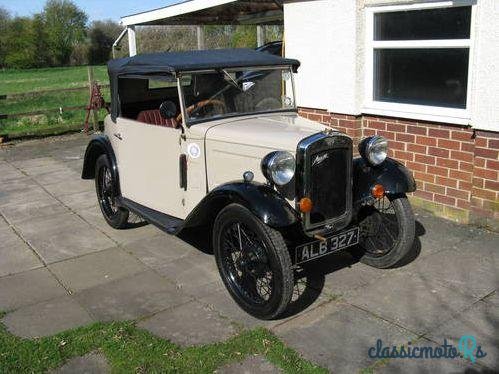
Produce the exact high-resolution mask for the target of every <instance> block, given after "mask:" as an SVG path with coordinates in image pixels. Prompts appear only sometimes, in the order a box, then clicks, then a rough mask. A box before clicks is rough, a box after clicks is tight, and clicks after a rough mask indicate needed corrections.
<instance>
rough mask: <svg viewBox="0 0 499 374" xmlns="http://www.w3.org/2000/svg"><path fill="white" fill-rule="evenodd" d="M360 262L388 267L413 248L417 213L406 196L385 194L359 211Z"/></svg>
mask: <svg viewBox="0 0 499 374" xmlns="http://www.w3.org/2000/svg"><path fill="white" fill-rule="evenodd" d="M359 218H360V219H359V221H360V222H359V226H360V243H359V246H360V249H361V253H360V261H361V262H363V263H365V264H367V265H371V266H373V267H376V268H388V267H391V266H394V265H396V264H397V263H398V262H399V261H401V260H402V259H403V258H404V257H405V256H407V254H408V253H409V252H410V251H411V249H412V248H413V243H414V231H415V222H414V213H413V212H412V208H411V204H410V203H409V201H408V200H407V197H406V196H405V195H402V196H385V197H383V198H382V199H378V200H376V202H375V203H374V204H373V205H371V206H366V207H364V208H362V210H361V211H360V213H359Z"/></svg>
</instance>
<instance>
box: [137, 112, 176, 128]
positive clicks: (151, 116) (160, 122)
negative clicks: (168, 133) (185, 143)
mask: <svg viewBox="0 0 499 374" xmlns="http://www.w3.org/2000/svg"><path fill="white" fill-rule="evenodd" d="M137 121H139V122H144V123H147V124H149V125H157V126H165V127H172V128H174V129H176V128H177V127H178V123H177V120H176V119H175V118H163V117H161V114H160V112H159V109H152V110H143V111H142V112H140V113H139V115H138V116H137Z"/></svg>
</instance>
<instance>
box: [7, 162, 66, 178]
mask: <svg viewBox="0 0 499 374" xmlns="http://www.w3.org/2000/svg"><path fill="white" fill-rule="evenodd" d="M13 165H16V167H18V168H19V169H20V170H22V171H23V172H24V173H26V174H27V175H29V176H30V177H34V178H35V179H36V178H37V177H38V176H41V175H45V174H48V173H54V172H57V171H60V170H64V164H63V163H62V162H60V161H57V160H55V159H53V158H52V157H41V158H38V159H32V160H24V161H20V162H13Z"/></svg>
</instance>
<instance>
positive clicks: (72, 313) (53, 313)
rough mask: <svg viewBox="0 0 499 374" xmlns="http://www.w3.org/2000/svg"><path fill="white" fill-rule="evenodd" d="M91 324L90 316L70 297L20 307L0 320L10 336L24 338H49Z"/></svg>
mask: <svg viewBox="0 0 499 374" xmlns="http://www.w3.org/2000/svg"><path fill="white" fill-rule="evenodd" d="M92 322H93V320H92V318H91V317H90V315H89V314H88V313H87V312H86V311H85V310H84V309H83V308H82V307H81V306H80V305H79V304H78V303H77V302H76V301H75V300H74V299H72V298H71V297H70V296H63V297H60V298H56V299H51V300H48V301H43V302H41V303H38V304H34V305H29V306H26V307H22V308H20V309H17V310H16V311H14V312H12V313H9V314H7V315H6V316H5V317H4V318H3V319H2V323H3V324H4V325H5V326H6V327H7V329H8V330H9V331H10V332H11V333H12V334H14V335H17V336H21V337H24V338H34V337H42V336H50V335H54V334H57V333H59V332H62V331H65V330H69V329H73V328H76V327H79V326H84V325H87V324H89V323H92Z"/></svg>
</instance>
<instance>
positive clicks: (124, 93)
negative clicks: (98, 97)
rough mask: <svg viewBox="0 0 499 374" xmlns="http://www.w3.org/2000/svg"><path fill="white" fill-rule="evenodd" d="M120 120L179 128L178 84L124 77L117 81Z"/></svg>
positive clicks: (147, 78) (167, 80) (171, 80)
mask: <svg viewBox="0 0 499 374" xmlns="http://www.w3.org/2000/svg"><path fill="white" fill-rule="evenodd" d="M118 92H119V100H120V109H121V117H124V118H129V119H133V120H136V121H138V122H142V123H145V124H149V125H156V126H164V127H171V128H178V127H179V125H180V124H179V123H178V122H177V119H176V118H177V116H178V115H179V114H180V102H179V97H178V89H177V81H176V80H173V78H170V79H168V78H163V79H162V78H156V77H154V78H152V77H147V76H144V77H125V78H120V79H119V81H118Z"/></svg>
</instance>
